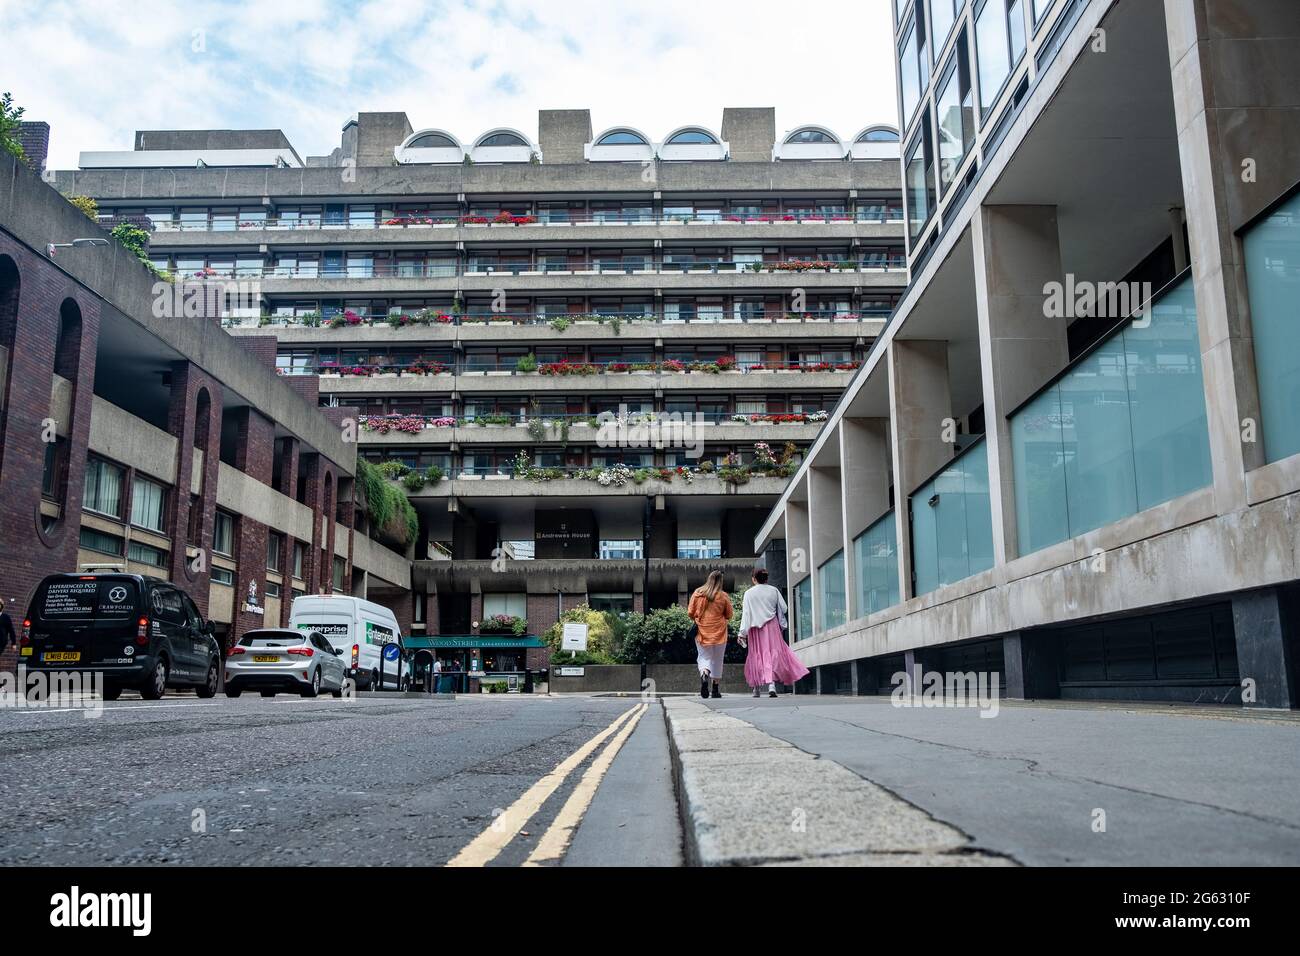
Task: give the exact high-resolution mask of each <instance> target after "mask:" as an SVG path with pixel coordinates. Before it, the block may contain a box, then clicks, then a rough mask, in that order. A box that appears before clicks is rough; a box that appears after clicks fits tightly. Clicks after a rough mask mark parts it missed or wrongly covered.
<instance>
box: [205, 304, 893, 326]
mask: <svg viewBox="0 0 1300 956" xmlns="http://www.w3.org/2000/svg"><path fill="white" fill-rule="evenodd" d="M890 312H891V310H890V309H887V308H880V309H870V308H868V309H858V310H853V311H841V310H838V309H816V310H809V311H807V312H775V313H774V312H751V311H742V312H735V311H732V312H730V313H719V312H707V313H704V314H701V313H699V312H695V313H682V312H669V313H656V312H637V313H630V312H629V313H605V312H587V313H580V314H563V315H537V314H535V313H509V312H490V313H486V314H475V313H469V314H458V313H454V312H449V311H441V310H438V309H423V310H421V311H420V312H416V313H405V312H399V313H387V312H385V313H370V312H365V311H351V310H349V311H346V312H333V313H330V314H325V315H322V314H320V313H305V314H301V315H271V314H263V315H245V316H227V317H226V318H224V319H223V320H222V324H223V325H225V326H226V327H227V328H237V327H252V326H272V325H283V326H296V325H301V326H307V327H310V328H316V327H319V326H324V327H326V328H329V329H343V328H361V327H367V328H373V327H374V326H376V325H387V326H389V327H390V328H394V329H402V328H412V327H419V326H476V325H516V326H535V327H537V326H549V327H550V328H552V329H555V330H556V331H559V332H563V331H565V330H566V329H568V328H570V327H571V326H574V325H609V326H613V327H615V329H616V330H617V329H618V328H621V326H623V325H625V324H626V325H632V324H641V323H649V324H667V325H682V324H690V325H701V324H702V325H745V324H754V325H771V324H773V323H790V324H800V323H816V324H825V323H834V322H863V321H867V320H873V319H886V318H888V317H889V315H890Z"/></svg>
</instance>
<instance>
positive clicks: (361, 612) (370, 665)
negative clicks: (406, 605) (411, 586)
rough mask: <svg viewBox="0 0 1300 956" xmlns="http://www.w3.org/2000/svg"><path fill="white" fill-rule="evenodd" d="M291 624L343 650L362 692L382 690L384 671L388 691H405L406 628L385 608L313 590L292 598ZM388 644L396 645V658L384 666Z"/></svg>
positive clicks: (351, 675) (408, 679)
mask: <svg viewBox="0 0 1300 956" xmlns="http://www.w3.org/2000/svg"><path fill="white" fill-rule="evenodd" d="M289 626H290V627H293V628H297V629H298V630H302V631H315V632H316V633H317V634H319V635H320V636H321V637H323V638H325V640H327V641H328V642H329V643H330V645H331V646H332V647H333V648H334V649H335V650H336V651H339V652H341V654H340V656H341V657H342V659H343V662H344V664H345V665H346V666H347V676H348V677H350V678H352V680H353V682H354V683H355V685H356V687H357V688H358V689H360V690H378V689H379V675H380V673H381V671H382V673H383V681H384V683H383V689H385V690H405V689H406V687H407V686H408V684H409V682H410V674H409V664H408V662H407V660H406V648H405V647H404V646H403V644H402V631H401V628H400V627H399V626H398V624H397V618H396V617H394V616H393V612H392V611H390V610H389V609H388V608H386V607H383V606H381V605H378V604H375V603H373V602H371V601H366V600H363V599H362V598H358V597H349V596H346V595H342V594H309V595H304V596H303V597H300V598H294V601H293V607H292V608H290V610H289ZM387 644H396V645H397V646H398V648H399V652H398V657H397V660H395V661H394V660H384V661H383V666H382V667H381V666H380V657H381V656H382V654H383V652H384V646H385V645H387ZM390 653H391V652H390Z"/></svg>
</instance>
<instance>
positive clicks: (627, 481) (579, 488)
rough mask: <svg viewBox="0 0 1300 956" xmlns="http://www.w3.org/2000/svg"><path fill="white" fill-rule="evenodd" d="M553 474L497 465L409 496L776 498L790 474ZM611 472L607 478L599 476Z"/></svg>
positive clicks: (583, 471)
mask: <svg viewBox="0 0 1300 956" xmlns="http://www.w3.org/2000/svg"><path fill="white" fill-rule="evenodd" d="M542 470H544V471H546V472H548V473H551V477H548V478H542V479H538V480H530V479H527V478H516V477H514V476H513V475H511V474H508V473H507V474H501V473H499V471H498V470H496V469H493V470H490V471H485V472H481V473H477V472H474V471H462V472H459V473H457V474H455V475H453V476H452V477H450V478H444V479H442V480H440V481H438V482H436V483H433V484H427V485H425V486H424V487H423V488H419V489H412V488H411V487H410V486H407V487H406V488H405V491H406V494H407V495H408V496H409V497H410V498H411V499H412V500H413V501H415V502H417V503H418V502H419V501H420V500H422V499H445V498H465V499H476V498H512V497H527V498H571V499H574V500H582V499H587V500H590V499H591V498H592V497H593V496H598V497H610V496H613V497H621V498H644V497H646V496H647V495H673V496H680V495H691V496H694V497H710V496H713V497H738V496H743V497H748V496H752V495H762V496H770V497H773V498H775V497H776V496H777V495H779V494H780V493H781V492H782V491H783V490H784V489H785V483H786V478H785V477H777V476H768V475H761V476H753V475H751V476H748V477H747V478H746V479H745V480H744V481H727V480H724V479H723V478H721V477H719V475H718V474H717V472H716V471H715V472H714V473H712V474H704V473H693V474H692V476H691V478H690V479H689V480H688V479H687V478H686V477H685V476H674V478H673V479H672V480H665V479H663V478H661V477H659V473H660V472H661V471H674V469H660V468H646V469H638V470H639V471H645V472H650V473H653V475H647V476H645V477H642V478H640V479H639V480H638V478H637V477H636V476H635V472H634V471H632V470H629V471H628V473H627V475H626V476H624V475H622V473H620V472H615V471H614V470H613V469H604V468H590V469H572V470H566V469H542ZM602 474H604V475H612V477H608V478H606V479H604V480H602V478H601V477H600V475H602Z"/></svg>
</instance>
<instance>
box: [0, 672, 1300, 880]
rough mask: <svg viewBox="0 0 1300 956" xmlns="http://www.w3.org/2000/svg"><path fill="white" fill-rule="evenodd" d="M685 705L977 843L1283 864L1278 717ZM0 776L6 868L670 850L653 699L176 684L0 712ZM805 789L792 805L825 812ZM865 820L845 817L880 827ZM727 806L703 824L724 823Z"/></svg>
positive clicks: (1289, 719)
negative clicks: (92, 710) (182, 688)
mask: <svg viewBox="0 0 1300 956" xmlns="http://www.w3.org/2000/svg"><path fill="white" fill-rule="evenodd" d="M707 706H708V707H711V708H713V709H716V710H718V711H719V712H721V713H724V714H727V715H729V716H733V717H736V718H738V719H740V720H742V721H746V722H748V723H749V724H751V725H753V726H754V727H756V728H758V729H759V730H761V731H763V732H764V733H765V734H768V735H771V737H775V738H779V739H780V740H784V741H787V742H788V743H790V744H793V745H794V746H795V747H796V748H799V749H801V750H804V751H807V752H808V753H811V754H815V755H817V756H818V757H820V758H821V759H823V760H827V761H833V762H835V763H837V764H840V765H842V766H843V767H845V768H847V769H848V770H849V771H852V772H853V773H855V774H857V775H858V776H860V777H862V778H865V779H866V780H868V781H870V782H871V783H873V784H875V785H877V786H878V787H879V788H884V791H886V792H888V793H889V794H892V795H893V796H894V797H897V798H901V803H899V802H897V801H896V803H897V805H896V806H894V807H893V809H892V810H890V811H889V813H892V814H893V817H892V819H894V820H895V821H897V819H901V818H902V817H906V815H907V813H908V812H911V811H908V810H906V805H907V804H910V805H911V806H912V807H914V808H918V809H919V810H920V811H922V814H921V815H922V816H926V815H928V818H932V819H933V820H935V821H938V822H940V823H942V824H944V825H946V826H947V827H950V828H953V829H954V830H955V831H957V832H959V833H960V834H962V835H964V836H965V837H967V838H969V844H970V846H969V849H971V850H973V851H986V852H987V853H988V854H990V855H996V856H997V858H998V859H1000V860H1004V861H1009V862H1013V863H1018V864H1023V865H1030V866H1033V865H1053V864H1055V865H1079V864H1083V865H1206V864H1209V865H1259V864H1291V865H1294V864H1296V863H1297V862H1300V757H1298V755H1300V715H1295V714H1285V715H1272V716H1260V717H1250V716H1246V715H1244V714H1243V713H1242V712H1240V711H1231V710H1228V709H1192V708H1187V707H1183V708H1179V707H1167V706H1165V707H1162V706H1154V705H1151V706H1141V705H1131V706H1118V705H1083V704H1077V705H1076V704H1067V703H1060V702H1058V703H1049V704H1012V703H1007V702H1003V704H1002V707H1001V709H1000V711H999V712H998V714H997V716H996V717H995V718H993V719H984V718H981V717H980V716H979V712H978V711H977V710H973V709H956V708H953V709H944V708H939V709H920V708H913V709H900V708H895V707H891V706H890V703H889V701H888V699H878V698H845V697H798V698H795V697H788V696H787V697H782V698H779V699H776V700H771V699H768V698H766V697H764V698H761V699H758V700H754V699H752V698H749V697H736V696H728V697H725V698H723V699H722V700H719V701H710V702H708V704H707ZM700 712H701V713H707V711H703V710H701V711H700ZM729 733H731V734H733V735H734V734H735V732H734V731H730V732H729ZM747 733H752V732H751V731H747ZM724 736H725V735H724ZM736 739H737V741H738V743H737V746H739V745H740V743H739V739H740V738H736ZM754 745H755V744H754V741H753V740H752V739H749V738H746V742H745V744H744V746H754ZM724 746H726V745H725V744H724ZM783 766H785V767H795V766H800V765H798V764H797V761H796V762H791V761H781V760H772V761H770V762H763V761H760V764H759V765H756V766H755V769H754V772H757V773H761V774H763V775H764V779H765V781H766V780H767V779H768V778H772V782H774V783H775V784H776V786H775V787H774V792H776V791H782V787H784V788H785V790H787V791H789V792H790V793H802V794H806V795H807V794H808V791H807V788H806V787H804V786H803V785H802V783H801V781H800V780H798V779H792V780H789V781H784V782H783V781H780V780H777V779H775V778H777V777H778V776H779V775H780V774H781V773H782V772H785V771H783V770H782V769H781V768H782V767H783ZM789 772H793V771H789ZM0 781H3V790H4V794H5V804H6V808H7V810H8V812H7V813H5V814H0V864H3V865H14V864H79V865H119V864H162V863H166V864H198V865H204V864H220V865H236V866H259V865H295V864H311V863H320V864H350V865H444V864H451V865H454V866H524V865H538V866H556V865H561V866H601V865H605V866H657V867H673V866H680V865H682V863H683V845H684V844H683V834H682V832H681V823H680V817H679V811H678V805H677V798H676V795H675V793H674V788H673V777H672V769H671V761H670V757H669V741H668V734H667V730H666V724H665V720H664V714H663V708H662V704H660V703H659V702H656V701H651V702H649V703H648V704H645V703H643V702H642V701H641V700H640V699H638V698H635V697H633V698H586V697H545V696H521V695H487V696H468V697H466V696H462V697H458V698H456V699H454V700H445V699H444V700H432V699H413V698H406V697H400V698H399V697H397V696H395V695H393V696H391V697H361V698H358V699H356V700H334V699H333V698H330V697H323V698H318V699H315V700H305V699H302V698H298V697H292V696H287V695H285V696H280V697H276V698H274V699H262V698H259V697H252V698H250V697H241V698H240V699H238V700H229V699H226V698H224V697H218V698H216V699H215V700H210V701H200V700H198V699H196V698H195V697H194V696H193V695H184V694H182V695H177V696H169V697H168V698H166V699H164V700H162V701H160V702H157V703H146V702H143V701H140V700H127V699H123V700H121V701H118V702H116V703H112V704H108V705H105V708H104V712H103V715H102V716H100V717H98V718H94V719H87V717H86V716H85V715H84V714H83V713H81V712H75V711H63V712H53V711H49V710H42V709H0ZM819 799H820V798H819ZM825 799H827V800H829V801H830V802H829V803H828V804H827V806H826V807H824V808H818V807H812V806H810V807H806V808H804V809H806V810H807V811H808V813H809V815H810V818H817V815H818V813H819V812H820V811H822V810H830V809H832V808H833V807H834V806H835V805H836V802H837V801H836V799H835V796H834V794H831V795H829V796H828V797H825ZM890 799H892V797H891V798H890ZM805 802H806V801H805ZM873 812H875V811H873ZM880 812H881V813H882V816H881V818H880V819H879V820H874V821H870V822H869V823H868V826H869V827H876V828H878V829H888V827H889V826H890V825H891V824H890V820H889V819H887V818H886V817H887V816H888V814H886V813H885V811H883V810H882V811H880ZM1099 812H1100V813H1101V814H1102V815H1101V816H1099ZM900 814H901V817H900ZM744 816H745V814H744V813H742V812H740V811H739V810H738V811H737V813H736V814H735V816H734V818H733V815H732V814H730V813H729V812H724V813H723V814H722V817H721V819H722V820H723V825H724V826H727V827H731V826H739V827H740V829H739V830H737V833H739V834H741V836H740V839H741V840H742V841H743V840H744V839H745V837H744V832H745V831H744ZM1099 823H1100V824H1104V825H1101V826H1099ZM760 855H761V854H760ZM812 862H829V861H812Z"/></svg>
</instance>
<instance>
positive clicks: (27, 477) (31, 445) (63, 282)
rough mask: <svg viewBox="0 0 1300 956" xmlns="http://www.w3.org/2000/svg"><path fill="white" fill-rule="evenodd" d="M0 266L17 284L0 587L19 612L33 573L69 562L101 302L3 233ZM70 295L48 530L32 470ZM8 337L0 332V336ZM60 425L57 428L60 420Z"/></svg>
mask: <svg viewBox="0 0 1300 956" xmlns="http://www.w3.org/2000/svg"><path fill="white" fill-rule="evenodd" d="M0 257H6V258H7V259H8V260H9V261H8V262H4V263H0V273H5V274H7V275H8V276H9V278H10V280H12V278H13V276H14V273H15V272H16V274H17V280H18V284H19V289H18V297H17V303H16V308H12V306H13V298H12V296H8V297H6V299H7V301H8V303H9V305H10V307H11V308H10V312H11V313H12V314H10V315H8V316H0V346H5V347H6V351H5V353H4V354H6V355H7V356H8V359H7V369H6V372H7V374H5V375H4V381H5V382H6V383H7V384H6V390H7V395H6V398H5V402H4V406H3V411H0V597H3V598H4V599H5V600H6V602H8V603H11V605H12V606H11V608H10V611H11V616H12V617H14V618H15V619H16V620H17V621H19V622H21V620H22V617H23V614H24V613H25V612H26V610H27V604H28V602H29V600H30V598H31V594H32V592H33V591H34V590H35V588H36V585H37V584H38V583H39V582H40V580H41V578H43V577H45V575H47V574H51V573H54V572H59V571H75V570H77V542H78V537H79V533H80V527H81V499H82V486H83V483H84V478H85V470H86V445H87V442H88V440H89V436H90V411H91V400H92V396H93V386H94V380H95V354H96V345H97V343H98V338H99V322H100V302H99V300H98V299H97V298H96V297H94V296H92V295H90V294H88V293H87V292H86V291H85V290H84V289H82V288H81V287H80V286H78V285H77V284H76V283H75V282H74V281H73V280H72V279H71V278H69V277H68V276H66V275H64V274H63V273H62V272H61V271H59V270H58V269H57V268H56V267H55V266H54V264H52V263H51V262H49V260H47V259H45V258H44V257H42V256H38V255H36V254H34V253H32V252H31V251H30V250H28V249H27V248H26V247H25V246H22V245H20V244H18V243H16V242H14V241H13V240H12V239H10V238H9V236H7V235H5V234H4V233H0ZM69 300H70V301H71V302H72V303H73V305H74V306H75V310H74V314H75V311H76V310H79V312H80V335H79V340H78V341H77V342H76V344H75V346H71V347H68V348H66V349H65V351H66V353H67V354H68V363H67V366H66V367H65V369H64V370H65V371H67V372H68V373H69V375H68V377H69V378H72V379H74V380H75V381H74V392H73V399H72V421H71V422H70V423H64V424H65V426H66V430H67V433H68V438H67V442H66V445H65V449H66V455H65V458H64V462H65V464H64V468H63V474H64V475H65V480H64V482H63V483H62V486H61V489H60V491H59V497H60V499H61V503H62V507H63V510H62V516H61V518H60V519H59V521H58V523H57V524H56V525H55V526H54V527H52V528H51V529H50V530H49V531H48V532H47V531H45V530H43V529H42V527H41V517H40V505H41V477H42V474H43V471H44V462H45V451H46V442H45V441H44V438H45V436H46V435H47V434H48V433H49V430H48V429H47V426H46V419H47V418H48V416H49V411H50V382H51V379H52V376H53V374H54V365H55V354H54V353H55V342H56V341H57V339H58V337H59V329H60V326H61V324H62V317H61V314H60V309H61V307H62V306H63V304H64V303H65V302H68V301H69ZM4 340H7V341H4ZM60 430H62V429H60Z"/></svg>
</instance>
